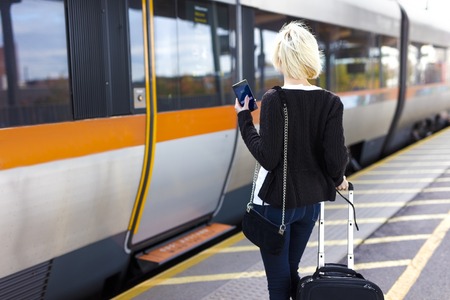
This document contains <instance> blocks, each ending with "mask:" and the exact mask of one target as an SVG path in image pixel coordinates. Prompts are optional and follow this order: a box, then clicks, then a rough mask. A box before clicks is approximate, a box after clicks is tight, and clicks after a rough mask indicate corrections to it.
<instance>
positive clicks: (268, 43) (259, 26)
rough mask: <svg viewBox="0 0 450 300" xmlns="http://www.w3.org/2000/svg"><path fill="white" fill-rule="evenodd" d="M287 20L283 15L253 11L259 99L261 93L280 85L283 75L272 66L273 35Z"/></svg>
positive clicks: (256, 90) (256, 82)
mask: <svg viewBox="0 0 450 300" xmlns="http://www.w3.org/2000/svg"><path fill="white" fill-rule="evenodd" d="M288 21H289V20H288V18H287V17H286V16H284V15H278V14H273V13H270V12H265V11H256V13H255V29H254V41H255V53H254V59H255V62H254V63H255V88H254V90H255V94H256V98H258V99H260V98H261V97H262V95H263V94H264V93H265V92H266V91H267V90H268V89H270V88H272V87H273V86H275V85H282V83H283V77H282V76H281V74H280V73H279V72H278V71H277V70H276V69H275V68H274V67H273V64H272V54H273V44H274V42H275V36H276V35H277V33H278V31H279V30H280V28H281V27H282V26H283V24H285V23H287V22H288Z"/></svg>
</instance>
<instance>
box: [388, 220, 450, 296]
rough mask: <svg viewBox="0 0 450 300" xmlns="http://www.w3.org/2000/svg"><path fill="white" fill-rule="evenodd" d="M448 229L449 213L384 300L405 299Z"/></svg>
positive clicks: (449, 226)
mask: <svg viewBox="0 0 450 300" xmlns="http://www.w3.org/2000/svg"><path fill="white" fill-rule="evenodd" d="M449 229H450V211H449V212H448V213H447V216H446V218H444V220H442V222H441V223H440V224H439V226H438V227H436V229H435V230H434V232H433V234H432V235H431V236H430V238H429V239H428V240H427V241H426V242H425V244H424V245H423V246H422V248H420V250H419V252H417V254H416V256H415V257H414V258H413V259H412V261H411V262H410V263H409V264H408V266H407V268H406V270H405V271H404V272H403V274H402V275H401V276H400V277H399V278H398V279H397V281H396V282H395V283H394V285H393V286H392V287H391V289H390V290H389V292H388V293H387V294H386V300H402V299H404V298H405V297H406V295H407V294H408V292H409V291H410V289H411V287H412V286H413V285H414V283H415V282H416V281H417V279H418V278H419V276H420V274H421V273H422V270H423V269H424V268H425V266H426V264H427V263H428V261H429V260H430V258H431V257H432V256H433V254H434V252H435V251H436V249H437V248H438V247H439V245H440V244H441V242H442V240H443V239H444V237H445V235H446V234H447V232H448V231H449Z"/></svg>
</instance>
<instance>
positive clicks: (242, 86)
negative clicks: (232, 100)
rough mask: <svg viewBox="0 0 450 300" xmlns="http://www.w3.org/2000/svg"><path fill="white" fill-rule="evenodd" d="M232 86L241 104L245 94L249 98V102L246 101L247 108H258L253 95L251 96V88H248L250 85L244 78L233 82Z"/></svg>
mask: <svg viewBox="0 0 450 300" xmlns="http://www.w3.org/2000/svg"><path fill="white" fill-rule="evenodd" d="M232 88H233V91H234V93H235V94H236V98H238V100H239V103H240V104H241V106H244V101H245V96H248V97H249V98H250V102H249V103H248V109H249V110H250V111H253V110H255V109H257V108H258V105H257V104H256V100H255V97H254V96H253V93H252V90H251V89H250V86H249V85H248V82H247V80H246V79H244V80H242V81H239V82H238V83H235V84H233V86H232Z"/></svg>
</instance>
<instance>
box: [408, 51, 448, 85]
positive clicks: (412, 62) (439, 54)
mask: <svg viewBox="0 0 450 300" xmlns="http://www.w3.org/2000/svg"><path fill="white" fill-rule="evenodd" d="M445 51H446V50H445V49H443V48H439V47H435V46H433V45H423V44H418V43H412V44H411V45H410V46H409V49H408V83H409V84H410V85H421V84H430V83H440V82H444V81H445V78H444V70H445V63H446V53H445Z"/></svg>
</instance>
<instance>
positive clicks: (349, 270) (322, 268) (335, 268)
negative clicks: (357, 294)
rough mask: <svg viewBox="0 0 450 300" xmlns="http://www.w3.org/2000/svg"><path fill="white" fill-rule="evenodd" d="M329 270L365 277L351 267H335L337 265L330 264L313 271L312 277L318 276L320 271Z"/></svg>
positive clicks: (325, 271) (327, 271)
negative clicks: (331, 265)
mask: <svg viewBox="0 0 450 300" xmlns="http://www.w3.org/2000/svg"><path fill="white" fill-rule="evenodd" d="M331 272H333V273H341V274H346V275H350V276H352V277H357V278H361V279H365V278H364V276H362V275H361V274H360V273H358V272H356V271H354V270H352V269H348V268H344V267H337V266H336V267H330V266H325V267H321V268H319V269H317V270H316V272H314V274H313V278H318V277H319V276H320V273H331Z"/></svg>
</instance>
